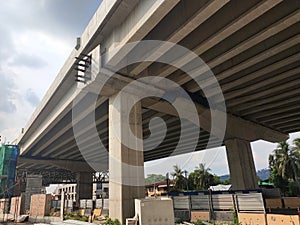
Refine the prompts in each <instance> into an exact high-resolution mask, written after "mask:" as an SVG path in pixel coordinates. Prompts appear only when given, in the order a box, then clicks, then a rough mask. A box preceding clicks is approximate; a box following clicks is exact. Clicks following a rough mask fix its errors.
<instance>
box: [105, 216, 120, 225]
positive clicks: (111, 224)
mask: <svg viewBox="0 0 300 225" xmlns="http://www.w3.org/2000/svg"><path fill="white" fill-rule="evenodd" d="M105 225H121V223H120V221H119V220H118V219H115V220H112V219H111V218H106V221H105Z"/></svg>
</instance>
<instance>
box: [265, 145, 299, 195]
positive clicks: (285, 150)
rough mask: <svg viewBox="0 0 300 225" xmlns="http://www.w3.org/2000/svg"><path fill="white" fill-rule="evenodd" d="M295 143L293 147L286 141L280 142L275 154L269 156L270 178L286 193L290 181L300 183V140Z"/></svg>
mask: <svg viewBox="0 0 300 225" xmlns="http://www.w3.org/2000/svg"><path fill="white" fill-rule="evenodd" d="M294 144H295V146H293V147H291V146H290V145H289V144H288V143H287V142H286V141H284V142H280V143H279V144H278V146H277V148H276V149H274V151H273V154H271V155H270V156H269V167H270V170H271V176H270V180H271V181H272V182H273V183H274V186H275V187H278V188H280V190H281V192H282V193H283V194H284V195H287V192H288V191H289V183H290V182H295V183H299V179H298V177H299V171H300V170H299V169H300V167H299V160H300V157H299V145H300V141H299V140H297V139H296V140H294ZM298 188H299V185H298ZM299 191H300V188H299ZM291 194H292V193H291Z"/></svg>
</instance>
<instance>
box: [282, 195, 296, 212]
mask: <svg viewBox="0 0 300 225" xmlns="http://www.w3.org/2000/svg"><path fill="white" fill-rule="evenodd" d="M282 199H283V203H284V207H285V208H291V209H297V208H300V198H299V197H285V198H282Z"/></svg>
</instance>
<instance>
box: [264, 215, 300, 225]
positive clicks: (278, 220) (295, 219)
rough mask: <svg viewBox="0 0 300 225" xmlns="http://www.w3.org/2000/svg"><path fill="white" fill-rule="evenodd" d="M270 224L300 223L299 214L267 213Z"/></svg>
mask: <svg viewBox="0 0 300 225" xmlns="http://www.w3.org/2000/svg"><path fill="white" fill-rule="evenodd" d="M267 224H268V225H300V222H299V216H298V215H279V214H267Z"/></svg>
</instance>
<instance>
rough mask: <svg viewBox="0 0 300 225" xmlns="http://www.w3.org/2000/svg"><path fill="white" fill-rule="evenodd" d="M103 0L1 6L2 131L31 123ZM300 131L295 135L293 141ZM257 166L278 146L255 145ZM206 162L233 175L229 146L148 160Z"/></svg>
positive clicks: (9, 133)
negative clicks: (229, 166)
mask: <svg viewBox="0 0 300 225" xmlns="http://www.w3.org/2000/svg"><path fill="white" fill-rule="evenodd" d="M100 2H101V1H100V0H84V1H82V0H64V1H61V0H39V1H36V0H26V1H24V0H9V1H2V2H1V8H0V21H1V23H0V33H1V41H0V96H1V98H0V135H1V136H2V141H4V140H6V142H7V141H10V142H12V141H13V140H15V139H16V138H17V136H18V135H19V133H20V131H21V128H22V127H24V126H25V124H26V122H27V121H28V120H29V118H30V116H31V114H32V113H33V111H34V109H35V108H36V106H37V105H38V104H39V101H40V99H42V97H43V96H44V94H45V92H46V91H47V89H48V88H49V86H50V84H51V83H52V81H53V80H54V78H55V76H56V75H57V73H58V71H59V69H60V68H61V66H62V65H63V63H64V62H65V60H66V59H67V57H68V55H69V53H70V52H71V50H72V49H73V48H74V46H75V42H76V37H78V36H80V35H81V33H82V32H83V30H84V28H85V27H86V25H87V24H88V22H89V20H90V18H91V17H92V16H93V14H94V12H95V11H96V10H97V8H98V6H99V4H100ZM296 137H300V133H296V134H293V135H292V139H293V138H296ZM251 146H252V149H253V153H254V158H255V164H256V168H257V169H262V168H266V167H267V166H268V155H269V154H270V153H271V152H272V150H273V149H274V148H275V147H276V144H272V143H268V142H264V141H257V142H254V143H252V144H251ZM199 163H205V164H206V166H209V167H210V168H211V170H212V172H213V173H216V174H218V175H222V174H227V173H228V166H227V160H226V153H225V148H224V147H220V148H217V149H211V150H207V151H204V152H199V153H193V154H190V155H182V156H176V157H173V158H171V159H167V160H165V159H163V160H162V161H154V162H149V163H146V168H145V172H146V173H161V174H165V173H166V172H170V171H172V169H173V165H174V164H178V165H180V166H181V167H182V168H183V169H186V170H188V171H192V170H193V169H194V168H195V166H197V165H198V164H199Z"/></svg>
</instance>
